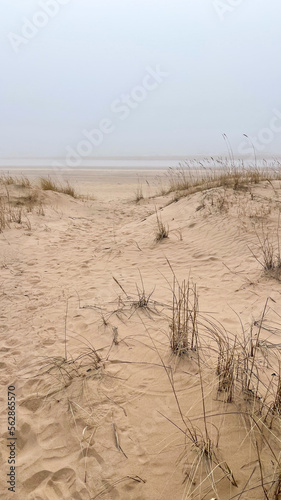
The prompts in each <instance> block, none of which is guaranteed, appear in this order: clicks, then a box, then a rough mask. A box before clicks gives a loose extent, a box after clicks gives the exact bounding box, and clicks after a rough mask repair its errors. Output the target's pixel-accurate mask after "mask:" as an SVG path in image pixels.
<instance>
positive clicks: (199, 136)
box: [0, 0, 281, 158]
mask: <svg viewBox="0 0 281 500" xmlns="http://www.w3.org/2000/svg"><path fill="white" fill-rule="evenodd" d="M43 6H45V7H43ZM0 19H1V45H0V58H1V59H0V60H1V77H0V78H1V93H0V128H1V130H0V133H1V136H0V137H1V138H0V157H2V158H3V157H6V158H9V157H11V158H15V157H44V156H46V157H61V158H63V157H65V155H66V154H72V153H71V152H73V151H74V152H76V153H77V151H78V150H79V151H80V153H79V154H82V155H84V156H86V155H90V156H103V155H104V156H114V155H117V156H122V155H131V156H132V155H140V156H141V155H193V154H220V153H224V152H225V144H224V141H223V139H222V133H227V135H228V137H229V139H230V141H231V143H232V146H233V149H234V150H235V153H237V154H240V153H243V152H245V153H247V152H249V151H250V149H249V143H248V142H247V139H246V138H245V137H244V138H243V133H246V134H248V136H249V137H250V139H251V141H252V142H253V143H254V145H255V148H256V150H257V152H258V153H259V154H266V153H273V154H278V153H281V141H280V139H281V65H280V48H281V29H280V21H281V2H280V0H267V1H266V0H41V1H40V0H36V1H33V0H0ZM89 145H91V147H90V146H89ZM87 148H88V149H87ZM73 154H74V153H73Z"/></svg>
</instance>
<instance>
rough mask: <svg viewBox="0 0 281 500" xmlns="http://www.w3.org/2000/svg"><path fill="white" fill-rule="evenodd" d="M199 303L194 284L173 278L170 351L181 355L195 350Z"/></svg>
mask: <svg viewBox="0 0 281 500" xmlns="http://www.w3.org/2000/svg"><path fill="white" fill-rule="evenodd" d="M198 312H199V303H198V293H197V289H196V285H191V283H190V282H189V281H186V280H183V281H182V283H179V282H178V280H177V279H176V277H175V276H174V278H173V286H172V318H171V323H170V346H171V349H172V352H173V353H174V354H177V355H178V356H181V355H183V354H186V353H187V352H188V351H190V350H191V351H195V350H196V349H197V344H198V324H197V318H198Z"/></svg>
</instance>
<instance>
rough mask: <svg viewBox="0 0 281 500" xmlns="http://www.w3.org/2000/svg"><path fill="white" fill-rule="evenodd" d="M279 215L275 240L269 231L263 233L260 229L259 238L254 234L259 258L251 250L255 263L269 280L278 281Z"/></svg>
mask: <svg viewBox="0 0 281 500" xmlns="http://www.w3.org/2000/svg"><path fill="white" fill-rule="evenodd" d="M279 225H280V213H279V217H278V225H277V230H276V236H275V238H273V237H272V234H271V233H270V232H269V231H266V232H265V231H264V228H262V234H261V236H260V235H259V234H258V233H257V232H256V236H257V239H258V244H257V247H258V251H259V254H261V257H258V256H257V255H256V253H255V252H253V251H252V250H251V249H250V251H251V253H252V255H253V256H254V257H255V259H256V261H257V262H258V263H259V264H260V265H261V266H262V268H263V270H264V272H265V273H266V274H267V275H268V276H269V277H271V278H274V279H276V280H278V281H280V280H281V251H280V239H279Z"/></svg>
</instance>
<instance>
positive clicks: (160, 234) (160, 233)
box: [155, 210, 169, 241]
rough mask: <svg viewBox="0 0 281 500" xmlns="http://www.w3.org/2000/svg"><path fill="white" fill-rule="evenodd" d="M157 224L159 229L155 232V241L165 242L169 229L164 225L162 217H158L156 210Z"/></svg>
mask: <svg viewBox="0 0 281 500" xmlns="http://www.w3.org/2000/svg"><path fill="white" fill-rule="evenodd" d="M156 222H157V227H156V231H155V240H156V241H161V240H164V239H165V238H168V237H169V227H168V226H167V225H165V224H164V222H163V221H162V219H161V216H159V215H158V212H157V210H156Z"/></svg>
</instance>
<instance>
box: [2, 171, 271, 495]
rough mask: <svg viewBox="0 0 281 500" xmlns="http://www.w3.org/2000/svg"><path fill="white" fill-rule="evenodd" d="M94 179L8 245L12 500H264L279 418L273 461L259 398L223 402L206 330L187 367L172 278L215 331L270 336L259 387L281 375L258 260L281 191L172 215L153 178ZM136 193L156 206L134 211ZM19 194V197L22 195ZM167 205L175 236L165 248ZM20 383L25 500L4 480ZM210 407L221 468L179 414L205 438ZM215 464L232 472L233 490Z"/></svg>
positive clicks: (267, 289)
mask: <svg viewBox="0 0 281 500" xmlns="http://www.w3.org/2000/svg"><path fill="white" fill-rule="evenodd" d="M28 174H29V176H30V177H31V178H32V179H34V178H35V177H36V175H38V172H33V173H32V172H28ZM41 174H42V175H47V174H48V172H46V171H45V172H43V173H41V172H40V175H41ZM157 174H159V175H160V173H157ZM95 175H96V178H95V179H94V178H93V177H91V173H89V172H84V173H83V175H81V173H80V175H79V172H78V173H77V174H76V177H75V173H74V172H73V174H72V176H71V178H70V181H71V183H72V184H74V185H75V187H76V189H78V190H79V192H80V193H84V194H85V195H87V196H86V197H84V198H77V199H73V198H72V197H70V196H68V195H65V194H62V193H57V192H53V191H45V192H40V193H39V198H40V207H41V210H40V209H39V208H38V207H37V208H36V207H35V208H33V209H32V211H31V212H27V213H26V214H25V215H24V216H23V221H22V223H21V224H17V223H14V224H11V227H10V228H6V229H5V230H4V231H3V232H2V233H1V234H0V269H1V289H0V300H1V312H0V318H1V323H0V325H1V327H0V333H1V337H0V339H1V343H0V370H1V394H0V397H1V427H0V430H1V478H2V480H1V484H0V496H1V498H3V499H12V498H16V499H17V500H61V499H64V500H74V499H75V500H90V499H94V498H101V499H106V500H107V499H113V500H115V499H116V500H118V499H120V500H168V499H169V500H170V499H180V500H182V499H185V500H187V499H199V500H203V499H206V500H211V499H217V500H218V499H221V500H229V499H230V498H242V500H243V499H254V498H255V499H263V498H265V497H264V493H263V490H262V487H261V470H260V466H259V460H258V456H259V452H260V455H261V460H262V466H263V467H264V475H265V476H266V477H265V479H264V482H265V483H269V482H270V481H272V480H274V478H275V476H276V473H277V472H276V471H277V469H278V464H277V462H276V454H277V455H278V446H279V444H278V439H279V437H280V433H279V420H278V419H277V421H276V422H275V421H274V424H273V428H272V429H271V430H267V427H266V426H265V425H264V424H261V427H262V428H264V429H265V430H264V435H265V437H266V439H270V443H271V447H272V449H273V451H275V455H274V453H273V454H272V453H271V451H270V448H269V446H267V445H266V442H265V441H263V438H262V437H261V435H258V437H257V438H256V434H255V431H254V430H253V427H254V426H252V428H251V426H250V423H249V422H250V419H249V418H246V417H245V415H244V413H245V412H246V411H248V410H249V405H250V404H251V398H250V396H249V397H248V399H247V398H246V397H245V395H244V396H243V395H242V394H241V391H239V389H238V388H237V391H236V392H237V395H235V398H234V400H233V402H232V403H226V402H225V401H224V399H225V398H224V395H223V394H221V393H218V391H217V387H218V376H217V374H216V360H217V352H216V347H215V343H214V342H213V341H212V340H211V339H210V338H208V336H207V335H206V332H205V330H204V332H203V327H202V332H203V333H202V337H201V339H200V349H199V348H198V349H197V350H196V351H195V350H194V351H190V352H188V353H186V354H185V355H182V356H177V355H175V354H173V353H172V352H171V349H170V342H169V332H170V329H169V325H170V323H171V314H172V312H171V305H172V291H171V287H172V284H173V272H174V273H175V275H176V276H177V278H178V280H179V282H181V281H182V280H183V279H186V280H188V279H189V280H190V283H193V284H196V286H197V291H198V294H199V311H200V318H201V319H200V322H203V319H202V318H208V319H209V320H210V321H212V322H214V323H215V324H216V325H220V327H221V328H225V329H226V330H227V331H228V332H230V333H229V335H230V337H231V339H234V338H235V337H237V338H239V339H242V338H243V329H244V333H245V335H249V331H250V329H251V325H252V328H253V330H252V331H251V334H252V337H253V338H255V335H257V334H258V333H259V335H260V346H259V352H258V355H257V356H258V359H259V363H260V373H261V375H260V376H261V380H268V377H270V376H271V374H272V372H273V370H277V369H278V367H277V364H276V361H274V360H275V359H276V358H274V356H273V357H272V358H271V353H272V352H273V349H272V344H274V345H277V344H278V343H279V342H280V333H281V330H280V326H279V325H280V316H279V312H278V311H280V302H281V297H280V291H281V288H280V282H279V281H277V280H275V279H272V278H271V277H270V276H268V275H266V274H265V273H264V272H263V270H262V267H261V266H260V264H259V263H258V262H257V260H256V259H255V257H254V255H253V252H254V253H257V254H258V255H260V253H259V249H258V246H257V245H258V239H257V234H262V232H263V231H265V230H268V229H271V234H272V235H274V234H275V233H276V231H275V230H276V227H277V225H278V213H279V208H280V192H281V191H280V185H279V183H278V182H276V183H275V184H274V185H273V184H270V183H266V182H264V183H262V184H259V185H256V186H252V187H251V189H250V191H249V190H240V191H233V190H230V189H229V190H223V189H214V190H211V191H208V192H205V191H203V192H198V193H195V194H192V195H190V196H187V197H184V198H181V199H179V200H178V201H176V202H175V201H174V202H172V200H173V195H172V194H171V195H166V196H158V197H156V198H151V197H150V198H149V196H151V195H152V194H155V192H156V190H157V186H158V187H159V186H160V184H161V182H160V180H159V176H158V177H157V176H156V175H155V173H154V174H153V175H152V173H149V172H135V171H134V172H131V171H122V172H119V173H118V172H116V171H115V172H110V171H104V172H99V173H98V174H97V173H96V174H95ZM162 176H163V173H162ZM139 183H140V184H141V185H142V187H143V194H144V196H145V198H144V199H143V200H140V202H139V203H136V202H135V201H134V198H135V192H136V189H137V187H138V184H139ZM163 183H165V177H164V176H163ZM3 189H4V188H3V187H2V192H3V193H4V190H3ZM8 189H9V191H10V196H11V199H13V197H17V196H19V193H21V192H23V194H24V193H25V191H24V188H20V187H16V186H8ZM42 207H43V210H42ZM156 208H157V213H158V217H160V218H161V220H162V222H163V224H164V225H166V226H167V227H168V228H169V235H168V238H165V239H163V240H162V241H159V242H156V240H155V235H156V228H157V222H156V214H155V210H156ZM170 266H172V269H173V272H172V270H171V267H170ZM114 278H115V280H114ZM143 290H145V296H146V298H148V297H149V296H150V294H151V296H150V298H149V301H148V305H147V307H139V306H140V305H143V304H141V303H140V302H139V299H140V297H141V296H142V294H143ZM268 298H269V299H268ZM267 299H268V303H267V308H266V317H265V320H264V323H263V326H264V328H262V329H261V331H260V332H259V329H258V326H257V325H258V324H259V323H258V322H259V321H260V319H261V316H262V313H263V310H264V306H265V303H266V300H267ZM241 325H243V328H242V326H241ZM198 328H199V335H200V329H201V326H200V325H199V327H198ZM262 348H263V349H262ZM199 350H200V356H201V358H200V363H198V351H199ZM11 385H14V386H15V388H16V389H15V393H16V401H17V403H16V437H17V441H16V492H15V493H13V492H11V491H10V492H9V491H8V486H9V484H7V483H6V480H7V479H6V478H7V473H8V472H9V470H10V469H9V467H10V466H9V465H8V450H9V449H8V448H7V442H8V441H7V438H8V437H9V434H8V424H7V388H8V386H11ZM202 387H203V393H202ZM237 387H238V386H237ZM272 390H273V389H272ZM261 391H262V387H261ZM269 393H270V394H271V389H270V391H269ZM202 394H203V399H204V402H205V411H206V413H207V416H208V417H207V430H208V435H209V437H210V439H211V441H212V446H213V450H214V460H213V462H212V461H211V460H209V459H208V458H207V457H206V456H205V455H204V453H203V452H202V448H200V446H199V447H196V446H194V445H193V446H192V443H191V442H190V439H189V437H187V435H188V432H187V431H186V428H185V427H184V423H183V420H182V418H181V414H180V413H181V412H182V415H183V416H184V419H185V421H186V422H187V426H188V427H190V426H192V425H193V426H196V427H198V429H200V431H201V432H202V435H204V432H205V429H204V419H203V418H202V417H203V410H204V407H203V405H202ZM235 394H236V393H235ZM270 394H269V396H267V397H268V401H271V400H270ZM257 404H258V403H256V405H257ZM268 404H269V403H268ZM251 408H252V406H251ZM251 411H252V409H251V410H249V412H251ZM243 415H244V416H243ZM200 431H197V432H198V435H199V434H200ZM278 436H279V437H278ZM256 441H257V442H258V453H257V445H256ZM276 450H277V451H276ZM215 457H219V458H217V459H216V458H215ZM218 464H220V465H221V464H228V466H229V468H230V469H231V471H232V473H233V478H235V481H236V483H237V486H235V485H234V484H233V481H232V480H231V477H232V476H231V475H230V474H227V473H226V472H225V471H226V470H227V469H226V465H222V467H221V468H220V467H219V466H218ZM223 470H224V472H223ZM211 471H212V472H211ZM274 474H275V475H274ZM230 476H231V477H230ZM267 487H268V488H269V486H267ZM250 488H253V489H251V490H250V491H248V490H249V489H250ZM243 489H244V490H245V491H246V490H247V491H246V492H244V493H243ZM273 493H274V487H272V488H271V489H270V491H269V493H268V495H269V498H274V497H273ZM239 494H241V496H240V497H239ZM270 495H271V496H270ZM276 498H279V497H278V496H276Z"/></svg>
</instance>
